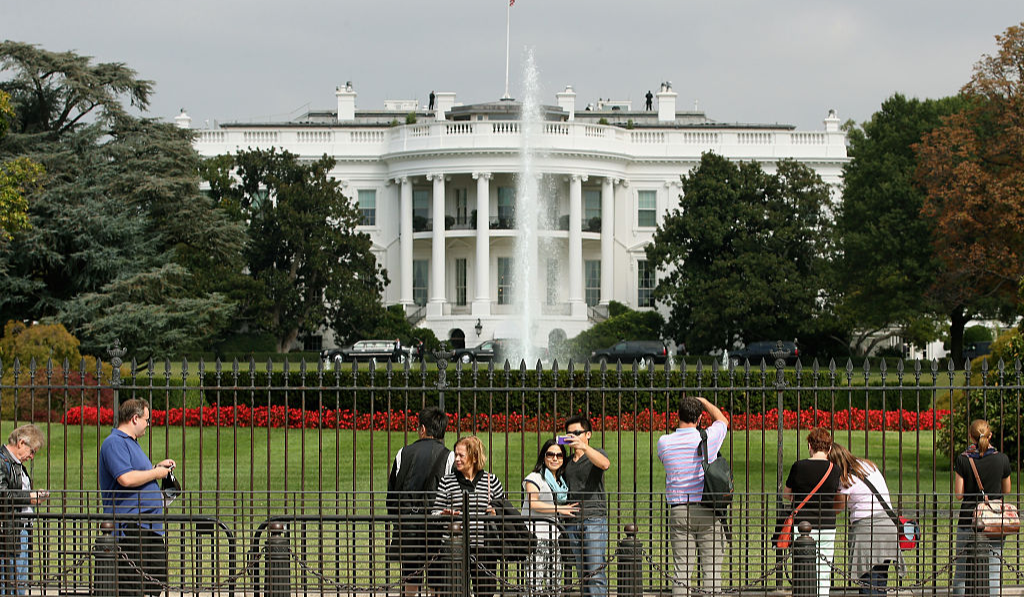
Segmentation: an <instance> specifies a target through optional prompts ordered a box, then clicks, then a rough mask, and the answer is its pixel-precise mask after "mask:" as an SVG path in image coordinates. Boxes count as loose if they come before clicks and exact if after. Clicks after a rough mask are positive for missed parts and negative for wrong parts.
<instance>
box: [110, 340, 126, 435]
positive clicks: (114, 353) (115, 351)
mask: <svg viewBox="0 0 1024 597" xmlns="http://www.w3.org/2000/svg"><path fill="white" fill-rule="evenodd" d="M107 354H108V355H110V366H111V368H112V370H111V372H110V385H111V386H112V387H113V390H114V417H115V418H116V417H117V410H118V408H119V407H120V405H121V396H120V394H121V392H120V387H121V364H122V363H123V362H124V361H123V360H122V359H123V358H124V356H125V355H126V354H128V349H127V348H121V341H120V340H118V339H116V338H115V339H114V346H113V347H111V348H108V349H107Z"/></svg>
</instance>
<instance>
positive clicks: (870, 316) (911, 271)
mask: <svg viewBox="0 0 1024 597" xmlns="http://www.w3.org/2000/svg"><path fill="white" fill-rule="evenodd" d="M962 106H963V100H962V99H961V98H959V97H952V98H946V99H942V100H924V101H921V100H918V99H907V98H906V97H904V96H903V95H901V94H895V95H893V96H892V97H890V98H889V99H887V100H885V101H884V102H883V103H882V106H881V108H880V109H879V110H878V112H875V114H873V115H872V117H871V120H869V121H868V122H865V123H864V124H863V125H861V126H853V127H851V128H850V129H849V130H848V132H847V139H848V140H849V153H850V157H851V158H852V159H851V160H850V162H849V163H848V164H847V165H846V166H845V167H844V168H843V181H844V183H845V185H844V191H843V201H842V203H841V204H840V205H839V206H838V207H837V213H836V239H837V244H838V248H839V251H838V253H839V257H838V258H837V259H836V262H835V265H836V276H835V280H836V286H837V290H838V292H839V295H840V299H839V306H838V310H839V312H840V313H841V315H842V316H843V318H844V320H845V321H846V322H847V325H848V326H849V327H850V328H852V329H855V330H857V333H856V335H855V337H854V344H855V345H856V346H857V347H858V348H859V349H860V350H861V351H863V352H870V350H871V349H872V348H873V347H874V346H875V345H876V344H878V343H880V342H882V341H883V340H885V339H887V338H889V337H891V336H893V335H898V336H899V337H901V338H903V339H906V340H908V341H910V342H911V343H914V344H918V345H923V344H924V343H926V342H927V341H930V340H934V339H935V338H936V337H937V334H938V332H937V327H938V326H937V320H938V318H939V317H942V316H944V315H945V314H946V313H945V311H944V310H943V308H942V306H941V305H940V304H938V303H937V302H936V301H934V300H932V295H931V293H930V292H929V290H930V288H931V286H932V282H933V280H935V278H936V277H937V276H938V273H939V269H940V263H939V261H938V259H937V258H936V257H935V253H934V249H933V248H932V244H931V235H932V226H931V222H930V221H928V220H927V219H925V218H922V217H921V214H920V212H921V207H922V205H923V204H924V197H925V194H924V190H923V189H922V188H921V186H920V185H919V184H918V183H917V181H916V180H915V178H914V175H915V170H916V168H917V156H916V155H915V154H914V150H913V146H914V144H915V143H918V142H920V140H921V137H922V135H924V134H925V133H928V132H930V131H931V130H932V129H934V128H935V127H937V126H939V125H940V124H941V122H942V117H944V116H948V115H950V114H953V113H954V112H956V111H957V110H958V109H960V108H961V107H962Z"/></svg>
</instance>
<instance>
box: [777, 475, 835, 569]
mask: <svg viewBox="0 0 1024 597" xmlns="http://www.w3.org/2000/svg"><path fill="white" fill-rule="evenodd" d="M833 466H835V465H833V464H832V463H831V462H829V463H828V470H826V471H825V476H824V477H822V478H821V481H818V484H817V485H815V486H814V489H812V490H811V492H810V493H808V494H807V497H805V498H804V500H803V501H802V502H800V505H799V506H797V507H796V508H794V509H793V512H792V513H791V514H790V515H789V516H788V517H787V518H786V521H785V522H783V523H782V528H781V529H779V532H778V533H777V536H776V538H775V548H776V549H789V547H790V545H792V544H793V522H794V521H795V520H796V513H797V512H799V511H800V509H801V508H803V507H804V505H805V504H806V503H807V501H808V500H810V499H811V496H813V495H814V494H815V493H817V492H818V490H819V489H821V486H822V485H824V484H825V479H828V476H829V475H831V474H832V467H833Z"/></svg>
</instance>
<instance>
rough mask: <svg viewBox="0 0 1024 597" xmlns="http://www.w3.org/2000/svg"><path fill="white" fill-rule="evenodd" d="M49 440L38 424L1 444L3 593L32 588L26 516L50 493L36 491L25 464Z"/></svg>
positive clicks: (16, 432) (0, 591) (0, 586)
mask: <svg viewBox="0 0 1024 597" xmlns="http://www.w3.org/2000/svg"><path fill="white" fill-rule="evenodd" d="M45 443H46V438H45V437H44V436H43V432H42V431H40V430H39V428H38V427H36V426H35V425H22V426H21V427H18V428H17V429H15V430H14V431H11V434H10V435H9V436H8V438H7V443H6V444H5V445H3V446H0V594H4V595H24V594H26V593H27V591H28V569H29V565H28V564H29V553H28V548H29V531H30V528H31V527H30V522H29V520H27V519H26V518H25V517H24V516H23V515H24V514H26V513H30V512H32V506H34V505H37V504H40V503H42V502H43V501H44V500H46V498H47V497H48V496H49V494H48V492H46V491H33V490H32V479H31V478H29V475H28V470H26V468H25V463H26V462H28V461H29V460H32V458H33V457H35V455H36V452H37V451H39V449H40V448H42V447H43V445H44V444H45Z"/></svg>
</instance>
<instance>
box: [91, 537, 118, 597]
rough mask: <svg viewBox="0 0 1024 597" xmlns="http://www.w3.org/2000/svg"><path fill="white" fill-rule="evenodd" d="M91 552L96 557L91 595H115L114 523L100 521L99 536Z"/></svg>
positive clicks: (115, 545)
mask: <svg viewBox="0 0 1024 597" xmlns="http://www.w3.org/2000/svg"><path fill="white" fill-rule="evenodd" d="M93 554H94V557H95V558H96V583H95V587H94V591H93V595H96V597H114V596H115V595H117V540H116V539H114V523H112V522H101V523H100V536H99V537H97V538H96V547H95V550H94V551H93Z"/></svg>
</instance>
